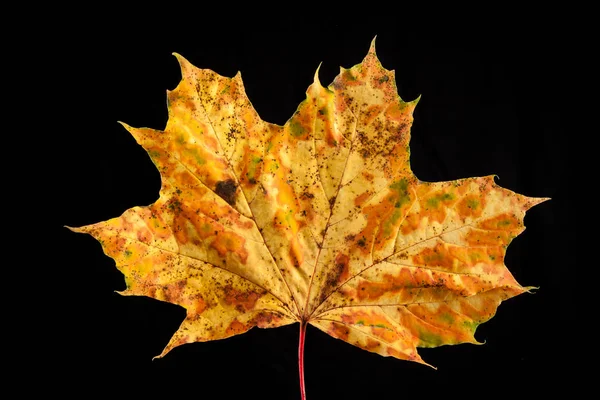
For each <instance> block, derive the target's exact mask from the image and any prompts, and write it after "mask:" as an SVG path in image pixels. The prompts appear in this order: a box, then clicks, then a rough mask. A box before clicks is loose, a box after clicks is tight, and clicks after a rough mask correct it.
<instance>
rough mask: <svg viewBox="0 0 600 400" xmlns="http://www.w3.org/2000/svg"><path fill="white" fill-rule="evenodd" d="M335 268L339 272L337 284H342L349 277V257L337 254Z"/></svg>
mask: <svg viewBox="0 0 600 400" xmlns="http://www.w3.org/2000/svg"><path fill="white" fill-rule="evenodd" d="M335 268H336V270H337V271H339V275H338V278H337V283H342V282H345V281H347V280H348V278H349V277H350V257H348V256H347V255H346V254H343V253H339V254H338V255H337V256H336V257H335Z"/></svg>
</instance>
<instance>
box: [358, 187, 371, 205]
mask: <svg viewBox="0 0 600 400" xmlns="http://www.w3.org/2000/svg"><path fill="white" fill-rule="evenodd" d="M369 196H371V193H370V192H369V191H368V190H367V191H366V192H364V193H363V194H361V195H359V196H357V197H356V198H355V199H354V205H355V206H360V205H361V204H362V203H364V202H365V201H366V200H367V199H368V198H369Z"/></svg>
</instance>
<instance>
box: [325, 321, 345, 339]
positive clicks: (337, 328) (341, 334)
mask: <svg viewBox="0 0 600 400" xmlns="http://www.w3.org/2000/svg"><path fill="white" fill-rule="evenodd" d="M327 332H328V333H329V334H330V335H331V336H333V337H335V338H338V339H342V340H346V341H347V340H348V337H349V336H350V328H348V327H347V326H345V325H342V324H340V323H338V322H332V323H331V324H330V325H329V329H328V331H327Z"/></svg>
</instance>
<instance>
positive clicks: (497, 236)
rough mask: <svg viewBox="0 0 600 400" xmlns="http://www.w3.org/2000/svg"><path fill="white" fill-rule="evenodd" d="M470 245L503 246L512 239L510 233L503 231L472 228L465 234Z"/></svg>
mask: <svg viewBox="0 0 600 400" xmlns="http://www.w3.org/2000/svg"><path fill="white" fill-rule="evenodd" d="M465 241H466V242H467V243H468V244H469V245H471V246H505V245H507V244H509V243H510V242H511V241H512V235H511V234H510V233H509V232H505V231H484V230H478V229H472V230H470V231H469V233H467V234H466V235H465Z"/></svg>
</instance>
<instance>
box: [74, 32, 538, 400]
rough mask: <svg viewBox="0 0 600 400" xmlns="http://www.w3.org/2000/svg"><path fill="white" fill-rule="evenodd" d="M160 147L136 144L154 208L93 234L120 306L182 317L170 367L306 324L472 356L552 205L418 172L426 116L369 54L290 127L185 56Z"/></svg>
mask: <svg viewBox="0 0 600 400" xmlns="http://www.w3.org/2000/svg"><path fill="white" fill-rule="evenodd" d="M176 57H177V59H178V60H179V63H180V65H181V71H182V80H181V82H180V83H179V85H178V86H177V88H176V89H175V90H173V91H170V92H168V110H169V120H168V122H167V126H166V128H165V129H164V130H162V131H161V130H155V129H149V128H133V127H130V126H128V125H125V124H123V125H124V126H125V128H126V129H127V130H128V131H129V132H130V133H131V134H132V135H133V136H134V137H135V139H136V140H137V142H138V143H139V144H140V145H141V146H142V147H144V149H146V151H147V152H148V154H149V155H150V157H151V158H152V161H153V162H154V164H155V165H156V166H157V168H158V169H159V171H160V174H161V177H162V187H161V190H160V197H159V199H158V200H157V201H156V202H155V203H154V204H152V205H150V206H147V207H134V208H131V209H129V210H127V211H125V212H124V213H123V215H121V216H120V217H117V218H113V219H110V220H108V221H105V222H99V223H96V224H92V225H88V226H84V227H80V228H71V229H72V230H74V231H77V232H84V233H88V234H90V235H92V236H93V237H95V238H96V239H97V240H99V241H100V243H101V244H102V247H103V249H104V252H105V253H106V254H107V255H108V256H110V257H112V258H113V259H114V260H115V262H116V266H117V268H119V270H121V271H122V272H123V274H124V275H125V279H126V283H127V289H126V290H125V291H124V292H121V294H123V295H141V296H148V297H152V298H155V299H159V300H163V301H167V302H170V303H174V304H178V305H180V306H183V307H184V308H185V309H186V310H187V316H186V318H185V320H184V321H183V322H182V324H181V326H180V327H179V329H178V330H177V332H175V334H174V335H173V337H172V338H171V340H170V341H169V343H168V344H167V345H166V347H165V349H164V350H163V352H162V354H160V355H159V356H158V357H163V356H164V355H165V354H167V353H168V352H169V351H170V350H171V349H173V348H174V347H176V346H179V345H182V344H185V343H190V342H202V341H209V340H216V339H223V338H227V337H230V336H233V335H236V334H240V333H243V332H246V331H247V330H249V329H250V328H252V327H254V326H258V327H260V328H274V327H278V326H283V325H287V324H292V323H295V322H299V323H300V346H299V362H300V378H301V379H300V380H301V392H302V397H303V398H305V393H304V378H303V348H304V338H305V329H306V325H307V324H312V325H313V326H315V327H317V328H319V329H321V330H322V331H324V332H326V333H328V334H329V335H331V336H333V337H336V338H338V339H341V340H344V341H346V342H348V343H350V344H353V345H355V346H358V347H360V348H362V349H365V350H368V351H371V352H375V353H378V354H381V355H383V356H392V357H396V358H399V359H403V360H410V361H416V362H419V363H425V362H424V361H423V360H422V359H421V357H420V356H419V354H418V353H417V347H436V346H441V345H445V344H457V343H477V341H476V340H475V337H474V332H475V329H476V327H477V326H478V325H479V324H481V323H483V322H485V321H487V320H488V319H490V318H491V317H492V316H493V315H494V313H495V312H496V309H497V307H498V305H499V304H500V302H501V301H503V300H506V299H508V298H510V297H513V296H516V295H518V294H521V293H523V292H526V291H528V290H529V289H530V288H527V287H522V286H521V285H520V284H519V283H517V282H516V280H515V279H514V278H513V276H512V275H511V273H510V272H509V271H508V269H507V268H506V266H505V265H504V256H505V253H506V248H507V246H508V244H509V243H510V242H511V240H512V239H513V238H514V237H516V236H517V235H518V234H519V233H521V232H522V231H523V229H524V225H523V218H524V215H525V212H526V210H528V209H529V208H530V207H532V206H534V205H536V204H538V203H540V202H542V201H544V200H546V199H544V198H530V197H526V196H523V195H520V194H517V193H514V192H512V191H510V190H507V189H504V188H501V187H500V186H498V185H497V184H496V183H495V182H494V178H493V176H486V177H477V178H467V179H460V180H456V181H449V182H423V181H420V180H419V179H418V178H417V177H416V176H415V175H414V174H413V173H412V171H411V169H410V163H409V154H410V153H409V139H410V127H411V124H412V121H413V117H412V114H413V110H414V108H415V106H416V104H417V101H418V99H417V100H415V101H411V102H404V101H403V100H402V99H400V97H399V96H398V93H397V88H396V85H395V78H394V72H393V71H388V70H386V69H384V68H383V67H382V66H381V64H380V62H379V60H378V59H377V56H376V54H375V47H374V42H373V44H372V45H371V48H370V50H369V53H368V54H367V56H366V57H365V59H364V60H363V62H362V63H360V64H358V65H355V66H354V67H352V68H350V69H343V68H342V70H341V72H340V74H339V75H338V76H337V77H336V78H335V79H334V81H333V83H332V84H331V85H329V87H327V88H325V87H323V86H321V84H320V83H319V80H318V71H317V74H315V80H314V83H313V84H312V85H310V87H309V88H308V90H307V92H306V94H307V98H306V100H305V101H303V102H302V103H301V104H300V106H299V107H298V109H297V111H296V112H295V113H294V115H293V116H292V118H291V119H290V120H289V121H288V122H287V123H286V124H285V125H284V126H278V125H274V124H271V123H267V122H265V121H263V120H262V119H261V118H260V117H259V116H258V114H257V112H256V111H255V110H254V108H253V107H252V105H251V103H250V101H249V100H248V98H247V96H246V94H245V92H244V87H243V84H242V79H241V76H240V74H237V75H236V76H235V77H234V78H226V77H222V76H220V75H218V74H216V73H215V72H213V71H210V70H206V69H198V68H196V67H194V66H192V65H191V64H190V63H189V62H188V61H186V60H185V59H184V58H183V57H181V56H180V55H177V54H176Z"/></svg>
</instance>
